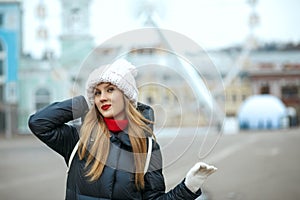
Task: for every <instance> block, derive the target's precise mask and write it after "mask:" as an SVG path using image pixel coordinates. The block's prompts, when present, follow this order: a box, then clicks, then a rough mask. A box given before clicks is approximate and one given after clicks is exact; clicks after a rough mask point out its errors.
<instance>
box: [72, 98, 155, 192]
mask: <svg viewBox="0 0 300 200" xmlns="http://www.w3.org/2000/svg"><path fill="white" fill-rule="evenodd" d="M124 101H125V113H126V116H127V119H128V135H129V139H130V142H131V145H132V151H133V154H134V164H135V185H136V187H137V189H139V190H140V189H144V186H145V183H144V167H145V161H146V154H147V142H146V137H147V135H148V136H153V137H154V139H155V136H154V134H153V131H152V129H151V128H150V127H149V126H148V125H149V124H153V122H152V121H150V120H148V119H146V118H145V117H144V116H143V115H142V114H141V113H140V112H139V111H138V110H137V109H136V108H135V106H134V105H133V104H132V103H131V102H130V101H129V99H128V98H127V97H124ZM80 133H81V138H80V144H79V148H78V154H79V158H80V160H82V159H84V158H85V157H86V158H87V161H86V165H85V167H86V169H88V170H87V173H86V176H87V177H89V180H90V181H95V180H97V179H98V178H99V177H100V176H101V174H102V172H103V169H104V166H105V163H106V160H107V157H108V154H109V147H110V140H109V137H110V133H109V130H108V129H107V126H106V124H105V122H104V119H103V116H102V115H101V114H100V112H99V111H98V109H97V108H96V106H95V105H94V106H92V108H91V109H90V110H89V112H88V113H87V115H86V117H85V119H84V122H83V125H82V127H81V130H80ZM92 140H93V142H91V141H92Z"/></svg>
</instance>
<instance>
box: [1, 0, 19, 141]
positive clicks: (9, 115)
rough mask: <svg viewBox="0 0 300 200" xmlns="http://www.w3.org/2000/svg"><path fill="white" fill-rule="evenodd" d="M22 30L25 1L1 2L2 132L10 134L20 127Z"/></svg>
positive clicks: (9, 135)
mask: <svg viewBox="0 0 300 200" xmlns="http://www.w3.org/2000/svg"><path fill="white" fill-rule="evenodd" d="M21 30H22V29H21V3H20V2H19V1H0V134H3V133H5V134H6V135H7V136H8V137H11V135H12V132H15V131H16V130H17V128H16V127H17V122H16V120H15V119H16V118H17V92H18V91H17V90H18V88H17V81H18V68H19V57H20V51H21Z"/></svg>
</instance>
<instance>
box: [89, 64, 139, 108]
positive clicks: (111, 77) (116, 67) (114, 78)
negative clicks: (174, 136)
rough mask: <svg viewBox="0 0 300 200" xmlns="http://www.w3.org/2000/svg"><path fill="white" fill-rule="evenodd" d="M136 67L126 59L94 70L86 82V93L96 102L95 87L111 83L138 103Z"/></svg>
mask: <svg viewBox="0 0 300 200" xmlns="http://www.w3.org/2000/svg"><path fill="white" fill-rule="evenodd" d="M136 74H137V70H136V67H135V66H134V65H132V64H131V63H130V62H128V61H127V60H125V59H119V60H116V61H115V62H113V63H112V64H109V65H104V66H100V67H99V68H97V69H95V70H93V71H92V72H91V73H90V75H89V77H88V79H87V82H86V95H87V98H88V100H89V102H90V103H91V104H94V89H95V87H96V86H97V85H98V84H100V83H111V84H113V85H115V86H116V87H118V88H119V89H120V90H121V91H123V93H124V95H125V96H126V97H127V98H128V99H129V100H130V101H132V102H133V103H134V105H137V98H138V89H137V86H136V82H135V78H134V77H135V76H136Z"/></svg>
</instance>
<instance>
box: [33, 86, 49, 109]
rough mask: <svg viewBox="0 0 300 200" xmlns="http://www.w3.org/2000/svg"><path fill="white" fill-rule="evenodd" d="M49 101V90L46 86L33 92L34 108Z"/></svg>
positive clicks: (40, 106) (39, 107) (41, 106)
mask: <svg viewBox="0 0 300 200" xmlns="http://www.w3.org/2000/svg"><path fill="white" fill-rule="evenodd" d="M49 103H50V92H49V90H48V89H46V88H40V89H38V90H37V91H36V92H35V108H36V110H39V109H41V108H43V107H44V106H46V105H48V104H49Z"/></svg>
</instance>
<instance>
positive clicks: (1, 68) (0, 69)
mask: <svg viewBox="0 0 300 200" xmlns="http://www.w3.org/2000/svg"><path fill="white" fill-rule="evenodd" d="M3 54H4V51H3V45H2V41H1V40H0V76H3V75H4V62H3V59H4V56H3Z"/></svg>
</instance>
